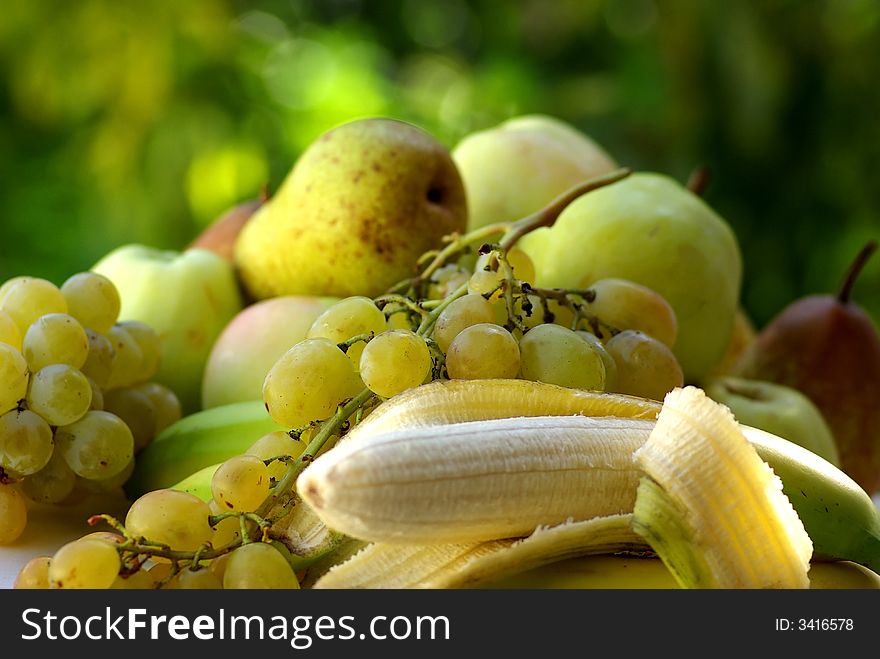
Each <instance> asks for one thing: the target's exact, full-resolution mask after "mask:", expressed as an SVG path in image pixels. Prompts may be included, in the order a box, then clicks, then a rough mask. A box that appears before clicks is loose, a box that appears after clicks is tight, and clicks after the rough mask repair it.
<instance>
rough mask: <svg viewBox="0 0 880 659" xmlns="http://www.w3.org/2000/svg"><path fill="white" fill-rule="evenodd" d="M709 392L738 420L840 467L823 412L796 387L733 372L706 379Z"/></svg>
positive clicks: (708, 393) (706, 388)
mask: <svg viewBox="0 0 880 659" xmlns="http://www.w3.org/2000/svg"><path fill="white" fill-rule="evenodd" d="M705 391H706V394H707V395H708V396H709V397H710V398H712V399H713V400H715V401H717V402H719V403H722V404H723V405H727V407H729V408H730V411H731V412H733V415H734V416H735V417H736V420H737V421H739V422H740V423H742V424H745V425H747V426H753V427H755V428H760V429H761V430H766V431H767V432H769V433H773V434H774V435H778V436H779V437H782V438H784V439H787V440H788V441H790V442H794V443H795V444H798V445H800V446H803V447H804V448H805V449H808V450H810V451H812V452H813V453H815V454H817V455H820V456H822V457H823V458H825V459H826V460H828V462H830V463H831V464H833V465H835V466H836V467H840V456H839V454H838V451H837V444H836V442H835V440H834V436H833V435H832V434H831V430H830V429H829V427H828V424H827V423H826V422H825V419H824V417H823V416H822V413H821V412H820V411H819V408H817V407H816V406H815V405H814V404H813V403H812V401H810V399H809V398H807V397H806V396H805V395H804V394H802V393H801V392H800V391H798V390H797V389H793V388H792V387H787V386H784V385H781V384H775V383H772V382H765V381H763V380H749V379H746V378H738V377H732V376H725V377H719V378H715V379H712V380H710V381H709V382H707V383H706V387H705Z"/></svg>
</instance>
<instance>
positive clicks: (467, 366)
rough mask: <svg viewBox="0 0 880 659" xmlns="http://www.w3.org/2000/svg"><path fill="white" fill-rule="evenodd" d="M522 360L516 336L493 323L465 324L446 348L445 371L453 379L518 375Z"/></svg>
mask: <svg viewBox="0 0 880 659" xmlns="http://www.w3.org/2000/svg"><path fill="white" fill-rule="evenodd" d="M519 361H520V357H519V345H517V342H516V339H514V338H513V335H512V334H511V333H510V332H508V331H507V330H506V329H504V328H503V327H499V326H498V325H493V324H492V323H478V324H476V325H471V326H470V327H466V328H465V329H463V330H462V331H461V332H459V334H458V336H456V337H455V339H453V341H452V344H451V345H450V346H449V350H447V351H446V370H447V371H448V372H449V377H450V378H452V379H461V380H480V379H489V378H515V377H516V375H517V373H519Z"/></svg>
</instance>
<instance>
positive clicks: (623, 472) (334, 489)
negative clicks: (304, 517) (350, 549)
mask: <svg viewBox="0 0 880 659" xmlns="http://www.w3.org/2000/svg"><path fill="white" fill-rule="evenodd" d="M653 425H654V424H653V422H652V421H648V420H644V419H620V418H617V417H584V416H552V417H546V416H542V417H520V418H510V419H492V420H489V421H476V422H466V423H453V424H448V425H445V426H443V430H442V432H437V430H436V428H432V427H427V428H419V427H415V428H407V429H404V430H397V431H393V432H388V433H382V434H378V435H371V436H369V437H367V436H365V435H360V436H359V437H357V438H353V439H351V440H349V441H348V442H345V443H343V444H341V445H339V446H337V447H336V448H335V449H334V450H332V451H330V452H329V453H327V454H325V455H324V456H321V457H319V458H318V459H317V460H315V462H314V463H313V464H312V465H310V466H309V468H308V469H306V470H305V471H304V472H303V473H302V474H301V475H300V477H299V479H298V481H297V490H298V492H299V495H300V496H301V497H302V498H303V500H304V501H305V502H306V503H307V504H308V505H309V506H311V507H312V508H313V509H314V510H315V512H316V513H317V514H318V516H319V517H321V519H322V520H323V521H324V523H325V524H326V525H327V526H329V527H331V528H334V529H337V530H338V531H341V532H342V533H345V534H346V535H350V536H353V537H355V538H359V539H362V540H368V541H372V542H397V543H415V544H431V543H461V542H480V541H485V540H495V539H499V538H509V537H521V536H525V535H528V534H529V533H531V532H532V531H533V530H534V529H535V528H537V527H539V526H542V525H553V524H559V523H562V522H564V521H566V520H568V519H574V520H583V519H589V518H592V517H597V516H604V515H614V514H620V513H625V512H630V511H632V508H633V504H634V503H635V492H636V487H637V486H638V482H639V478H640V477H641V472H640V471H639V469H638V468H637V467H636V465H635V464H634V463H633V461H632V454H633V452H634V451H635V450H636V449H637V448H638V447H639V446H641V445H642V444H644V442H645V440H646V439H647V437H648V435H649V434H650V432H651V429H652V428H653Z"/></svg>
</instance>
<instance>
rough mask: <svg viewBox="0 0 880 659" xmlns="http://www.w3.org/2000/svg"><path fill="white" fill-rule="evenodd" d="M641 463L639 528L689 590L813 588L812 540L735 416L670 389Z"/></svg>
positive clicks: (695, 393)
mask: <svg viewBox="0 0 880 659" xmlns="http://www.w3.org/2000/svg"><path fill="white" fill-rule="evenodd" d="M635 461H636V463H637V464H638V465H639V466H640V467H641V468H642V469H643V470H644V471H645V473H646V477H645V478H644V479H643V480H642V483H641V484H640V486H639V490H638V496H637V499H636V506H635V512H634V515H635V516H634V528H635V530H636V531H637V532H638V533H640V534H641V535H643V536H644V537H645V538H646V539H647V540H648V542H649V544H650V545H651V546H652V547H653V548H654V550H655V551H656V552H657V554H659V556H660V558H661V559H663V562H664V563H665V564H666V565H667V567H669V569H670V571H671V572H672V573H673V575H674V576H675V577H676V579H677V580H678V581H679V583H681V584H682V586H684V587H703V588H706V587H708V588H809V585H810V581H809V576H808V571H809V564H810V558H811V556H812V552H813V545H812V541H811V540H810V537H809V536H808V535H807V532H806V530H805V529H804V526H803V523H802V522H801V520H800V518H799V517H798V516H797V513H796V512H795V510H794V508H793V507H792V505H791V503H790V502H789V500H788V498H787V497H786V496H785V494H783V492H782V482H781V481H780V480H779V478H778V477H777V476H776V475H775V474H774V473H773V470H772V469H770V467H768V466H767V464H766V463H765V462H763V461H762V460H761V458H760V457H759V456H758V453H757V452H756V451H755V449H754V447H753V446H752V445H751V444H749V442H748V441H747V440H746V438H745V437H744V436H743V435H742V432H741V431H740V429H739V425H738V424H737V422H736V420H735V419H734V417H733V415H732V414H731V413H730V410H728V409H727V408H725V407H723V406H721V405H719V404H717V403H715V402H714V401H712V400H711V399H709V398H708V397H707V396H706V394H705V392H703V391H702V390H700V389H697V388H695V387H685V388H684V389H675V390H673V391H672V392H670V393H669V394H667V396H666V399H665V401H664V405H663V409H662V410H661V412H660V416H659V417H658V419H657V423H656V425H655V427H654V430H653V431H652V432H651V435H650V437H649V438H648V441H647V442H646V443H645V445H644V446H643V447H641V448H640V449H638V450H637V451H636V452H635Z"/></svg>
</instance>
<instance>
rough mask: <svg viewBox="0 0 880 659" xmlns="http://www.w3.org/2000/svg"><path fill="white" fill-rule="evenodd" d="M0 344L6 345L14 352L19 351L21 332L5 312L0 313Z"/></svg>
mask: <svg viewBox="0 0 880 659" xmlns="http://www.w3.org/2000/svg"><path fill="white" fill-rule="evenodd" d="M0 343H6V344H7V345H10V346H12V347H13V348H15V349H16V350H19V351H20V350H21V330H20V329H18V325H16V324H15V321H14V320H12V317H11V316H10V315H9V314H8V313H6V312H5V311H0Z"/></svg>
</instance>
